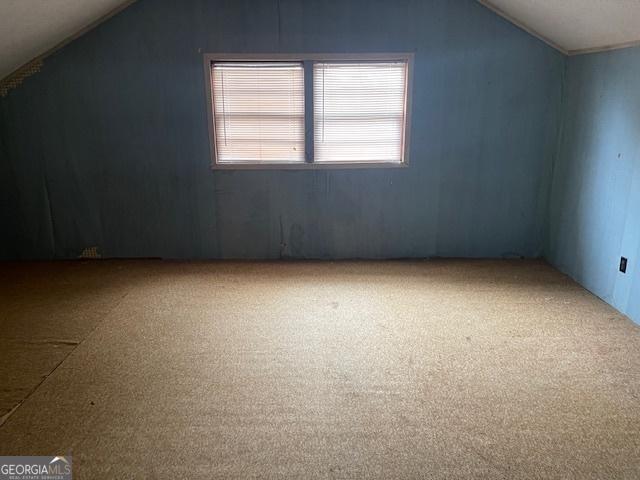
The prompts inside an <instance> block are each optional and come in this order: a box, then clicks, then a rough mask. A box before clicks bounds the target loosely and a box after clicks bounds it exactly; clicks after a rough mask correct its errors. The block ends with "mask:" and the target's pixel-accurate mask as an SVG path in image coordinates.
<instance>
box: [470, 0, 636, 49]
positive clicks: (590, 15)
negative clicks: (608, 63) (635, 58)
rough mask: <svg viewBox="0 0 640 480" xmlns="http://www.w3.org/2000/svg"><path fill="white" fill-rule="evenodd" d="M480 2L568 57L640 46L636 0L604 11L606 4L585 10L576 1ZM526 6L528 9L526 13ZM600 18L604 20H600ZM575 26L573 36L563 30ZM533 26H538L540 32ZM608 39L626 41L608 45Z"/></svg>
mask: <svg viewBox="0 0 640 480" xmlns="http://www.w3.org/2000/svg"><path fill="white" fill-rule="evenodd" d="M477 1H478V3H480V4H481V5H483V6H485V7H486V8H488V9H489V10H491V11H492V12H494V13H496V14H497V15H500V16H501V17H503V18H505V19H506V20H508V21H509V22H511V23H513V24H514V25H515V26H517V27H519V28H521V29H522V30H524V31H525V32H527V33H529V34H531V35H533V36H534V37H536V38H538V39H540V40H542V41H543V42H545V43H546V44H547V45H549V46H550V47H552V48H554V49H556V50H558V51H559V52H561V53H563V54H564V55H570V56H571V55H583V54H587V53H597V52H603V51H609V50H617V49H621V48H629V47H635V46H639V45H640V33H638V38H633V37H635V36H636V34H635V31H636V30H635V28H634V26H635V25H634V22H636V20H637V19H638V16H639V15H640V10H639V7H640V1H638V3H635V2H634V1H633V0H626V2H627V3H622V0H620V1H621V3H617V4H609V6H608V7H607V5H606V4H605V5H604V7H603V4H602V3H598V2H596V1H595V0H592V1H590V2H587V1H585V2H584V7H581V8H578V6H580V5H582V4H581V3H580V4H576V3H575V2H576V0H574V1H573V2H570V3H567V4H555V3H553V2H548V1H546V0H528V1H529V2H531V3H526V2H523V1H522V0H510V1H507V0H499V1H498V0H477ZM557 1H559V0H557ZM602 1H603V2H607V1H609V0H602ZM496 4H500V5H501V6H498V5H496ZM524 6H527V7H528V8H526V9H523V7H524ZM512 7H513V9H514V13H509V12H507V11H506V10H509V11H511V9H512ZM613 7H615V8H613ZM603 8H605V10H604V11H603V10H602V9H603ZM583 10H584V11H583ZM515 12H519V13H515ZM598 14H600V16H597V15H598ZM594 15H595V16H594ZM516 17H517V18H516ZM545 19H547V20H546V22H545V21H544V20H545ZM625 20H626V21H625ZM574 23H575V24H577V25H579V27H578V29H577V30H576V29H575V28H574V29H573V30H571V29H569V30H568V32H569V33H570V35H566V33H567V32H565V31H563V30H559V26H560V25H563V26H568V25H572V24H574ZM532 25H537V28H536V27H533V26H532ZM542 32H545V33H542ZM625 37H626V38H625ZM629 37H630V38H629ZM607 39H610V40H613V39H617V40H624V41H619V42H615V41H613V42H611V41H610V43H607ZM580 43H582V44H583V45H584V46H585V47H586V48H575V47H579V46H580ZM594 43H595V45H594ZM563 44H564V45H563ZM567 44H573V45H572V46H573V47H574V48H567V46H566V45H567Z"/></svg>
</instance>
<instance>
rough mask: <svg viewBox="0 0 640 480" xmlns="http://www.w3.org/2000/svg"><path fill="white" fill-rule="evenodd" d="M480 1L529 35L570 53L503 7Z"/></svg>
mask: <svg viewBox="0 0 640 480" xmlns="http://www.w3.org/2000/svg"><path fill="white" fill-rule="evenodd" d="M478 3H480V4H481V5H483V6H484V7H486V8H488V9H489V10H491V11H492V12H493V13H495V14H497V15H500V16H501V17H502V18H504V19H505V20H508V21H509V22H511V23H513V24H514V25H515V26H516V27H518V28H520V29H522V30H524V31H525V32H527V33H528V34H529V35H533V36H534V37H536V38H537V39H539V40H542V41H543V42H544V43H546V44H547V45H549V46H550V47H552V48H555V49H556V50H558V51H559V52H560V53H562V54H564V55H569V51H568V50H565V49H564V48H562V47H561V46H560V45H558V44H557V43H555V42H553V41H552V40H551V39H549V38H547V37H545V36H544V35H542V34H541V33H538V32H537V31H535V30H534V29H533V28H531V27H529V26H528V25H525V24H524V23H522V22H521V21H520V20H517V19H515V18H513V17H512V16H511V15H509V14H508V13H507V12H505V11H504V10H502V9H501V8H498V7H496V6H495V5H493V4H492V3H491V2H490V1H489V0H478Z"/></svg>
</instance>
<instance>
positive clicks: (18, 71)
mask: <svg viewBox="0 0 640 480" xmlns="http://www.w3.org/2000/svg"><path fill="white" fill-rule="evenodd" d="M0 1H2V0H0ZM136 1H137V0H122V1H121V3H120V4H119V5H117V6H116V7H115V8H113V9H112V10H110V11H108V12H107V13H105V14H103V15H102V16H100V17H98V18H97V19H95V20H93V21H91V22H90V23H88V24H86V25H84V26H82V27H81V28H79V29H78V30H77V31H75V32H74V33H73V34H71V35H68V36H67V37H64V38H63V40H61V41H58V42H57V43H54V45H53V47H51V48H48V49H46V50H45V51H43V53H40V54H38V55H36V56H35V57H33V58H31V59H29V60H28V61H27V62H25V63H23V64H22V65H20V66H19V67H18V68H15V69H14V70H13V71H11V73H8V74H6V75H4V76H3V77H2V78H0V84H5V83H7V82H10V81H11V79H12V78H13V77H15V76H23V75H24V71H25V69H27V70H28V69H29V66H30V65H32V64H35V63H40V64H41V63H42V61H43V60H44V59H45V58H46V57H48V56H50V55H51V54H53V53H55V52H56V51H58V50H60V49H61V48H63V47H64V46H65V45H67V44H69V43H71V42H73V41H74V40H76V39H77V38H79V37H81V36H82V35H84V34H85V33H88V32H89V31H91V30H93V29H94V28H96V27H97V26H98V25H100V24H101V23H103V22H105V21H107V20H108V19H110V18H111V17H113V16H114V15H116V14H118V13H120V12H121V11H122V10H124V9H125V8H127V7H129V6H130V5H131V4H133V3H135V2H136ZM52 43H53V42H52Z"/></svg>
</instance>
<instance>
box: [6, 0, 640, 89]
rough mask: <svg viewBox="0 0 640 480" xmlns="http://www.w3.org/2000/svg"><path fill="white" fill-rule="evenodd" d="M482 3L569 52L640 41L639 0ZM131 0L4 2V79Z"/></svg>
mask: <svg viewBox="0 0 640 480" xmlns="http://www.w3.org/2000/svg"><path fill="white" fill-rule="evenodd" d="M176 1H177V0H176ZM301 1H302V0H301ZM389 1H393V0H389ZM450 1H454V0H450ZM478 1H480V3H482V4H484V5H485V6H487V7H489V8H491V9H492V10H494V11H496V12H497V13H499V14H501V15H503V16H505V17H507V18H508V19H509V20H511V21H512V22H514V23H516V24H517V25H519V26H521V27H522V28H524V29H525V30H527V31H529V32H530V33H533V34H534V35H536V36H538V37H540V38H542V39H543V40H545V41H546V42H547V43H549V44H550V45H552V46H554V47H556V48H557V49H559V50H561V51H563V52H565V53H567V52H568V53H580V52H583V51H589V50H592V49H602V48H608V47H619V46H627V45H629V44H631V43H636V42H637V43H640V0H478ZM130 3H133V0H0V79H2V78H5V77H6V76H7V75H9V74H10V73H11V72H13V71H14V70H16V69H17V68H19V67H21V66H22V65H24V64H25V63H27V62H29V61H30V60H33V59H34V58H36V57H38V56H40V55H42V54H45V53H46V52H48V51H50V50H51V49H52V48H55V47H56V46H57V45H60V44H61V43H62V42H64V41H65V40H68V39H70V38H73V37H74V36H76V35H78V34H79V33H81V32H82V31H83V30H85V29H87V28H90V27H91V26H92V25H94V24H95V22H97V21H99V20H101V19H104V18H105V17H106V16H108V15H110V14H112V13H114V12H117V11H119V10H120V9H121V8H123V7H126V6H127V5H128V4H130Z"/></svg>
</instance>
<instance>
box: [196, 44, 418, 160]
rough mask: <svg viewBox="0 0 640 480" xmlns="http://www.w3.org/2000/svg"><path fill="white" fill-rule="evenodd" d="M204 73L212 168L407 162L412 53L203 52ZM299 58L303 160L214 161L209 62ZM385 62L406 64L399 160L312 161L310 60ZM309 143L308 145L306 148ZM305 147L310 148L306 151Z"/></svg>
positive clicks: (290, 60) (213, 126) (293, 60)
mask: <svg viewBox="0 0 640 480" xmlns="http://www.w3.org/2000/svg"><path fill="white" fill-rule="evenodd" d="M203 59H204V77H205V93H206V99H207V119H208V128H209V147H210V151H211V168H212V169H214V170H283V169H285V170H291V169H293V170H305V169H334V170H335V169H354V168H403V167H407V166H408V165H409V145H410V136H411V104H412V90H413V60H414V55H413V53H355V54H337V53H328V54H291V53H260V54H246V53H242V54H229V53H205V54H204V55H203ZM232 61H240V62H251V61H255V62H268V61H273V62H303V63H304V81H305V147H306V148H305V150H307V152H306V154H305V155H306V158H307V161H305V162H304V163H302V162H289V163H287V162H278V163H258V162H256V163H226V162H225V163H220V162H218V161H217V154H216V138H215V125H214V121H215V118H214V114H213V97H212V83H211V65H212V63H217V62H232ZM340 61H345V62H358V61H362V62H389V61H401V62H406V64H407V78H406V96H405V125H404V139H403V146H402V161H401V162H336V163H329V162H323V163H316V162H314V161H313V152H312V150H313V148H312V145H313V88H312V85H309V86H308V85H307V82H310V81H312V80H310V79H311V78H312V77H313V63H314V62H340ZM310 147H311V148H310ZM308 150H311V152H309V151H308Z"/></svg>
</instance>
